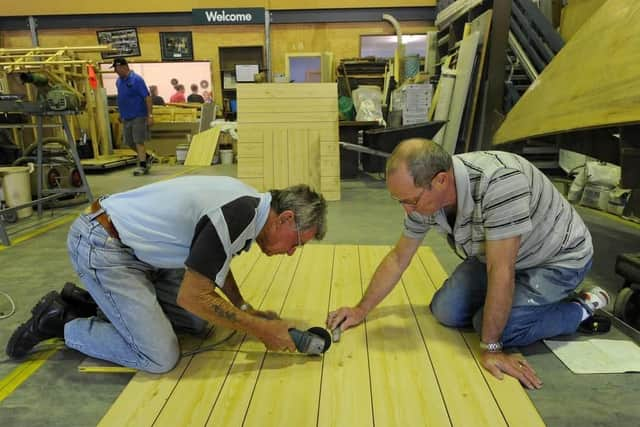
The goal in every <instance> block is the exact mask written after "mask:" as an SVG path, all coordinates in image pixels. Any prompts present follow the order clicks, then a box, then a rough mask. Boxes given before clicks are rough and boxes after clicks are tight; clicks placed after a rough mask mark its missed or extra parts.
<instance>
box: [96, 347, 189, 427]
mask: <svg viewBox="0 0 640 427" xmlns="http://www.w3.org/2000/svg"><path fill="white" fill-rule="evenodd" d="M190 362H191V357H185V358H182V360H180V362H179V363H178V366H176V367H175V368H173V370H172V371H171V372H168V373H166V374H149V373H147V372H142V371H138V373H137V374H136V375H135V376H134V377H133V378H132V379H131V381H129V384H128V385H127V387H125V389H124V390H123V392H122V393H121V394H120V396H119V397H118V399H117V400H116V401H115V402H114V403H113V405H111V407H110V408H109V410H108V411H107V413H106V414H105V416H104V417H102V419H101V420H100V423H98V426H99V427H113V426H136V427H143V426H150V425H152V424H153V421H154V420H155V419H156V417H157V416H158V414H159V413H160V411H161V410H162V407H163V406H164V404H165V403H166V401H167V399H169V397H170V396H171V393H172V392H173V390H174V388H175V387H176V385H177V384H178V381H179V380H180V377H181V376H182V374H183V372H184V371H185V369H186V368H187V366H188V365H189V363H190Z"/></svg>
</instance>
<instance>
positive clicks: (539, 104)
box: [493, 0, 640, 145]
mask: <svg viewBox="0 0 640 427" xmlns="http://www.w3.org/2000/svg"><path fill="white" fill-rule="evenodd" d="M639 20H640V2H638V1H637V0H608V1H607V2H606V3H605V4H604V5H602V7H600V8H599V9H598V11H597V12H596V13H595V14H594V15H593V16H592V17H591V19H589V20H588V21H587V22H586V23H585V24H584V25H583V26H582V27H581V28H580V29H579V30H578V32H576V33H575V34H574V36H573V37H572V38H571V40H569V42H568V43H567V44H566V45H565V46H564V47H563V48H562V50H561V51H560V52H559V53H558V55H556V57H555V58H554V59H553V60H552V61H551V62H550V63H549V65H548V66H547V67H546V68H545V69H544V71H543V72H542V74H540V76H539V77H538V79H537V80H536V82H535V83H534V84H532V85H531V86H530V87H529V89H528V90H527V92H525V94H524V95H523V96H522V98H520V100H519V101H518V102H517V103H516V105H515V106H514V107H513V109H512V110H511V111H510V112H509V114H508V115H507V118H506V120H505V121H504V123H503V124H502V126H500V128H499V129H498V131H497V132H496V134H495V136H494V138H493V144H495V145H497V144H503V143H506V142H511V141H516V140H521V139H524V138H529V137H534V136H539V135H551V134H556V133H560V132H566V131H574V130H579V129H587V128H594V127H603V126H613V125H619V124H624V123H637V122H640V103H639V102H638V99H640V85H638V84H635V82H636V81H637V80H638V71H637V64H639V63H640V43H630V42H629V41H630V40H639V39H640V25H638V22H639ZM576 64H579V66H578V68H579V72H576V67H577V65H576Z"/></svg>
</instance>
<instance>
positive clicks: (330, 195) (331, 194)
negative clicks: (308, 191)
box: [322, 190, 340, 202]
mask: <svg viewBox="0 0 640 427" xmlns="http://www.w3.org/2000/svg"><path fill="white" fill-rule="evenodd" d="M322 196H323V197H324V198H325V200H326V201H328V202H335V201H338V200H340V191H339V190H336V191H323V192H322Z"/></svg>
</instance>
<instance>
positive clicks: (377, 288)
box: [358, 250, 406, 313]
mask: <svg viewBox="0 0 640 427" xmlns="http://www.w3.org/2000/svg"><path fill="white" fill-rule="evenodd" d="M405 268H406V266H403V265H402V264H401V263H400V261H399V260H398V256H397V253H396V251H395V250H393V251H391V252H389V253H388V254H387V256H385V257H384V260H383V261H382V262H381V263H380V265H379V266H378V268H377V269H376V272H375V273H374V275H373V277H372V278H371V282H370V283H369V286H368V287H367V290H366V291H365V293H364V296H363V297H362V299H361V300H360V302H359V303H358V307H360V308H362V309H363V310H364V311H365V312H366V313H368V312H370V311H371V310H373V308H374V307H375V306H377V305H378V304H379V303H380V301H382V300H383V299H384V298H385V297H386V296H387V295H388V294H389V292H391V290H393V288H394V287H395V286H396V284H397V283H398V281H399V280H400V276H401V275H402V272H403V271H404V269H405Z"/></svg>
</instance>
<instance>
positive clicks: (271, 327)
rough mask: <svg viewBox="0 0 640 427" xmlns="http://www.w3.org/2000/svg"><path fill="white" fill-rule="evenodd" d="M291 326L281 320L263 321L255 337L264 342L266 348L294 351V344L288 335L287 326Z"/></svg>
mask: <svg viewBox="0 0 640 427" xmlns="http://www.w3.org/2000/svg"><path fill="white" fill-rule="evenodd" d="M292 327H293V325H290V324H289V323H287V322H284V321H282V320H269V321H265V322H264V324H263V325H262V326H261V327H260V329H259V331H258V332H257V333H256V337H257V338H258V339H259V340H260V341H262V342H263V343H264V345H265V347H267V350H272V351H296V345H295V344H294V342H293V340H292V339H291V335H289V328H292Z"/></svg>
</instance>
